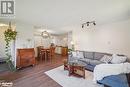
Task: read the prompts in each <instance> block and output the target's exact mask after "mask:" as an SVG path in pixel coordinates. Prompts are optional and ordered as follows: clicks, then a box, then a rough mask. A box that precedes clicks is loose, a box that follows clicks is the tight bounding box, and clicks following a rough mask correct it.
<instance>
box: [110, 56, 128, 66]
mask: <svg viewBox="0 0 130 87" xmlns="http://www.w3.org/2000/svg"><path fill="white" fill-rule="evenodd" d="M112 57H113V58H112V60H111V63H113V64H119V63H124V62H126V60H127V57H126V56H118V55H116V54H113V55H112Z"/></svg>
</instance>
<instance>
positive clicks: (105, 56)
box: [100, 55, 112, 63]
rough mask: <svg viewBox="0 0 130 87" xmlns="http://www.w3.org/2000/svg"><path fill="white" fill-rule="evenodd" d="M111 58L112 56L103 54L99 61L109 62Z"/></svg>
mask: <svg viewBox="0 0 130 87" xmlns="http://www.w3.org/2000/svg"><path fill="white" fill-rule="evenodd" d="M111 60H112V56H108V55H104V56H103V57H102V58H101V59H100V61H101V62H104V63H109V62H110V61H111Z"/></svg>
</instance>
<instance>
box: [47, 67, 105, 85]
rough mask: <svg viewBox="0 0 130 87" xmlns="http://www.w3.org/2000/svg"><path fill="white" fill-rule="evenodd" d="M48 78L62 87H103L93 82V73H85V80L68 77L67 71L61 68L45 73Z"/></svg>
mask: <svg viewBox="0 0 130 87" xmlns="http://www.w3.org/2000/svg"><path fill="white" fill-rule="evenodd" d="M45 73H46V74H47V75H48V76H49V77H50V78H52V79H53V80H54V81H56V82H57V83H58V84H60V85H61V86H63V87H103V86H102V85H100V84H96V83H94V82H93V73H92V72H89V71H85V79H83V78H79V77H75V76H68V71H67V70H64V68H63V66H60V67H57V68H54V69H52V70H49V71H47V72H45Z"/></svg>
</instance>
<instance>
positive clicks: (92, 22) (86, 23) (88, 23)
mask: <svg viewBox="0 0 130 87" xmlns="http://www.w3.org/2000/svg"><path fill="white" fill-rule="evenodd" d="M90 24H93V25H94V26H95V25H96V23H95V21H91V22H89V21H88V22H85V23H83V24H82V28H84V26H85V25H87V26H89V25H90Z"/></svg>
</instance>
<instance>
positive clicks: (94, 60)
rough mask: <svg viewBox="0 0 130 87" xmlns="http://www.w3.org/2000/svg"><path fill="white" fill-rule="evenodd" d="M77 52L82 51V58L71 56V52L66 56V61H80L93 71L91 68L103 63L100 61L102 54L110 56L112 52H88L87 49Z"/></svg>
mask: <svg viewBox="0 0 130 87" xmlns="http://www.w3.org/2000/svg"><path fill="white" fill-rule="evenodd" d="M79 52H83V58H82V57H79V58H77V57H73V55H72V53H70V54H69V57H68V61H73V60H78V61H82V62H83V63H84V64H85V66H86V67H85V68H86V69H88V70H91V71H93V68H94V67H95V66H96V65H98V64H102V63H104V62H101V61H100V59H101V58H102V57H103V56H104V55H108V56H112V54H108V53H100V52H88V51H79Z"/></svg>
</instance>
